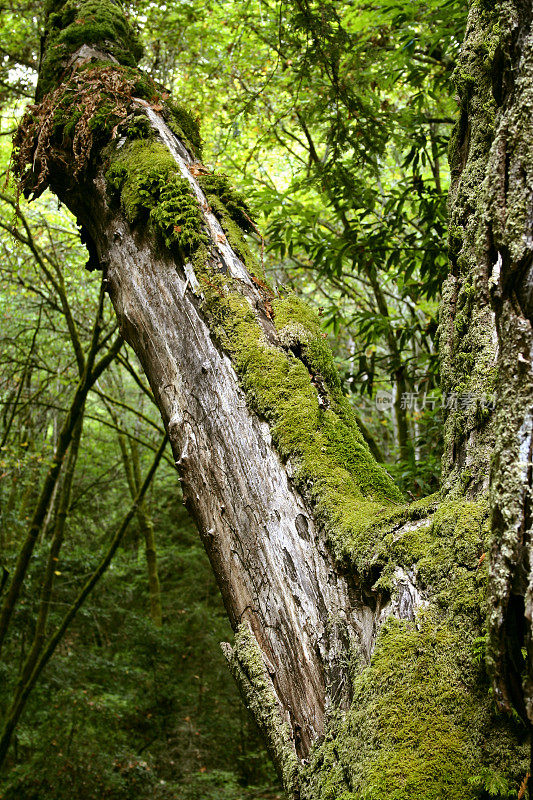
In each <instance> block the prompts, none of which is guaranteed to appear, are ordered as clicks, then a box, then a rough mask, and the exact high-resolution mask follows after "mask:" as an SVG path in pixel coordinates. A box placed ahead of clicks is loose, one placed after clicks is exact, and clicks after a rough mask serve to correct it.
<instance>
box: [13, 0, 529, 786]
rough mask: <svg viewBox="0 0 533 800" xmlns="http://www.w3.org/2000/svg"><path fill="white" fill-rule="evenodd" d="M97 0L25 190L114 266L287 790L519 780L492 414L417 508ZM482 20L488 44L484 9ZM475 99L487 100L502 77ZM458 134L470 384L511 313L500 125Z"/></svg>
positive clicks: (453, 452) (458, 328)
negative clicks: (496, 681)
mask: <svg viewBox="0 0 533 800" xmlns="http://www.w3.org/2000/svg"><path fill="white" fill-rule="evenodd" d="M87 5H88V4H86V3H85V2H83V0H80V3H79V7H78V14H77V16H76V17H75V18H74V20H73V17H72V15H71V14H66V13H65V14H63V3H62V2H61V1H60V0H56V2H55V3H54V4H53V6H54V7H53V12H54V13H53V14H51V16H50V17H49V19H48V22H47V32H46V37H45V43H44V55H43V61H42V66H41V74H40V80H39V86H38V93H37V94H38V99H39V101H40V103H39V105H38V106H36V107H34V108H33V109H32V110H31V113H30V114H28V115H27V116H26V117H25V119H24V121H23V123H22V125H21V128H20V131H19V134H18V136H17V140H16V142H17V146H18V151H17V155H16V159H15V161H16V166H17V170H18V174H19V177H20V180H21V183H22V185H23V187H24V190H25V192H26V193H27V194H31V193H32V192H33V193H34V194H39V193H40V192H41V191H42V190H43V189H44V188H45V187H46V186H47V185H50V186H51V188H52V189H53V190H54V191H55V192H56V193H57V194H58V196H59V197H60V198H61V199H62V200H63V201H64V202H65V203H66V204H67V205H68V206H69V208H70V209H71V210H72V211H73V213H75V214H76V216H77V217H78V219H79V221H80V223H81V224H82V225H83V227H84V230H85V236H86V239H87V240H88V242H89V251H90V254H91V259H92V261H93V263H94V262H95V261H98V262H99V264H100V267H101V268H102V269H103V271H104V279H105V281H106V286H107V287H108V290H109V293H110V296H111V299H112V301H113V304H114V307H115V310H116V313H117V318H118V320H119V325H120V329H121V332H122V333H123V335H124V338H126V339H127V341H128V342H129V343H130V344H131V345H132V346H133V347H134V349H135V351H136V352H137V354H138V356H139V358H140V361H141V363H142V365H143V368H144V370H145V372H146V375H147V377H148V379H149V382H150V385H151V388H152V391H153V394H154V397H155V400H156V402H157V404H158V407H159V409H160V411H161V415H162V418H163V421H164V424H165V426H166V428H167V430H168V434H169V438H170V441H171V444H172V449H173V453H174V457H175V460H176V464H177V466H178V470H179V474H180V479H181V481H182V486H183V492H184V497H185V499H186V504H187V507H188V508H189V510H190V511H191V513H192V514H193V516H194V517H195V519H196V521H197V523H198V527H199V531H200V535H201V537H202V541H203V543H204V545H205V548H206V550H207V553H208V555H209V558H210V560H211V563H212V566H213V569H214V572H215V575H216V576H217V580H218V583H219V586H220V589H221V592H222V596H223V598H224V602H225V605H226V609H227V612H228V615H229V618H230V620H231V623H232V625H233V628H234V630H235V634H236V635H235V643H234V645H233V646H231V645H229V644H226V645H224V651H225V653H226V656H227V658H228V662H229V664H230V667H231V669H232V672H233V674H234V676H235V678H236V680H237V682H238V684H239V687H240V689H241V692H242V694H243V697H244V699H245V702H246V705H247V706H248V708H249V709H250V710H251V712H252V713H253V715H254V716H255V719H256V721H257V722H258V724H259V726H260V727H261V729H262V730H263V733H264V735H265V738H266V741H267V743H268V745H269V748H270V751H271V753H272V756H273V759H274V762H275V763H276V766H277V767H278V769H279V771H280V773H281V775H282V777H283V780H284V785H285V788H286V790H287V792H288V793H289V794H291V795H292V796H294V797H302V798H309V800H318V799H319V798H320V799H321V800H325V799H326V798H328V799H331V798H340V797H343V798H349V800H359V798H362V797H371V798H373V799H374V798H375V800H378V798H379V800H382V798H384V797H389V796H390V797H395V798H396V799H397V800H407V799H408V798H409V800H413V798H415V799H416V798H418V800H441V798H444V797H446V798H449V799H451V800H465V798H470V797H471V798H476V797H481V796H483V792H491V793H492V788H493V786H494V785H495V783H496V784H497V785H498V786H503V787H507V788H504V789H502V792H504V791H508V792H510V791H512V790H514V789H515V790H518V787H519V786H520V784H521V782H522V780H523V778H524V776H525V774H526V771H527V769H528V765H529V759H528V753H527V748H526V744H527V742H526V739H527V733H526V732H525V730H524V727H523V725H522V726H521V725H520V724H518V723H517V722H516V720H513V719H508V718H505V717H503V716H501V715H498V714H497V713H496V712H495V711H494V707H493V704H492V701H491V698H490V695H489V686H488V683H487V679H486V671H485V666H484V656H485V645H486V627H485V622H484V621H485V616H484V611H485V601H486V577H487V570H486V567H487V559H486V558H485V554H486V549H487V546H488V539H487V535H488V514H487V503H486V496H485V493H486V488H487V485H488V481H487V478H486V474H485V473H486V470H487V464H488V455H489V452H490V451H491V449H492V447H493V445H494V441H495V439H494V423H493V419H492V414H491V412H490V409H488V410H487V413H486V414H484V415H483V414H482V415H481V416H479V414H478V415H477V416H476V412H474V411H472V410H471V409H468V411H467V412H465V411H464V409H462V408H458V409H457V410H452V413H450V415H449V418H448V422H447V451H446V461H445V476H446V487H445V488H446V490H447V494H443V496H442V497H441V498H440V499H435V498H433V499H429V500H427V501H424V502H421V503H418V504H412V505H411V506H405V505H403V504H402V498H401V496H400V494H399V492H398V490H397V489H396V488H395V486H394V485H393V483H392V481H391V480H390V478H389V476H388V475H387V474H386V473H385V472H384V470H383V469H381V468H380V467H379V466H378V465H377V464H376V463H375V461H374V459H373V457H372V455H371V453H370V451H369V450H368V447H367V446H366V444H365V443H364V441H363V438H362V436H361V434H360V433H359V430H358V428H357V425H356V423H355V420H354V417H353V414H352V412H351V410H350V407H349V405H348V403H347V401H346V399H345V398H344V396H343V394H342V391H341V387H340V383H339V380H338V377H337V375H336V371H335V368H334V365H333V361H332V358H331V354H330V353H329V350H328V349H327V346H326V345H325V343H324V340H323V338H322V335H321V331H320V327H319V325H318V323H317V321H316V320H315V318H314V317H313V315H312V313H311V312H310V310H309V309H308V308H307V307H305V306H304V305H303V304H301V303H300V302H299V301H298V300H297V299H296V298H295V297H294V296H291V295H289V296H281V295H279V296H278V295H275V294H274V293H273V292H272V291H271V290H270V289H269V288H268V286H267V285H266V283H265V281H264V277H263V276H262V275H261V271H260V268H259V265H258V264H257V263H255V262H254V259H253V256H252V255H251V254H250V252H249V248H248V246H247V244H246V241H245V238H244V233H245V231H246V229H247V227H248V226H249V214H248V212H247V210H246V208H245V205H244V203H243V201H242V199H240V198H239V197H238V196H236V195H235V193H233V192H232V190H231V188H230V187H229V186H228V184H227V181H225V180H224V179H223V178H222V177H220V176H214V175H210V174H209V173H208V171H207V170H206V169H205V168H204V167H203V166H202V165H201V163H200V162H199V161H198V158H199V151H198V137H197V132H196V131H195V127H194V121H193V120H192V119H191V118H190V116H188V115H187V113H186V111H185V110H183V109H181V107H179V106H178V105H176V104H173V103H172V102H171V101H168V100H166V99H165V98H164V97H163V96H162V95H161V91H160V89H159V87H157V86H156V85H155V84H153V83H152V82H150V80H149V79H148V78H147V77H146V75H144V74H143V73H141V72H139V71H138V70H136V68H135V61H136V59H137V58H138V57H139V54H140V53H139V49H138V45H137V44H136V41H135V37H134V34H133V32H132V30H131V28H130V27H129V26H128V24H127V23H126V21H125V19H124V17H123V16H122V14H121V12H120V9H119V7H118V6H117V5H115V4H114V3H113V2H111V0H100V2H99V3H97V4H95V3H91V4H90V13H89V8H88V7H87ZM493 5H494V4H493ZM508 5H509V4H506V3H503V4H496V6H497V8H498V11H494V9H492V11H491V14H492V13H494V14H496V15H497V14H498V13H499V12H500V11H501V12H502V13H503V10H504V9H507V6H508ZM481 7H482V5H481V4H479V3H476V4H475V5H473V7H472V13H471V21H470V31H472V30H473V29H475V28H476V25H478V23H479V19H480V15H481V17H482V16H483V13H485V12H481V11H480V9H481ZM491 8H492V6H491ZM94 18H96V20H97V21H98V22H99V24H98V25H94V24H93V23H94ZM479 24H481V23H479ZM73 26H75V28H74V27H73ZM103 28H105V31H106V33H105V36H104V37H103V39H100V38H98V37H99V36H102V33H101V32H102V30H103ZM498 30H499V32H500V33H501V28H498ZM74 34H75V35H74ZM476 35H477V36H479V37H481V38H480V39H479V41H480V42H481V41H483V37H486V30H485V29H483V27H482V25H481V28H480V30H478V33H477V34H476ZM82 42H83V43H82ZM478 44H479V43H478ZM469 47H470V44H469V39H468V38H467V43H466V45H465V56H464V58H465V59H466V60H467V61H468V58H469V56H468V51H469ZM495 52H496V51H495ZM493 55H494V54H493ZM494 57H495V58H496V55H494ZM117 60H118V61H119V62H121V63H120V64H119V63H117ZM469 91H470V95H469V97H470V98H471V97H472V96H473V95H472V91H473V90H472V88H470V90H469ZM479 92H480V96H483V101H484V102H487V103H488V104H489V105H490V97H489V94H488V93H490V92H492V88H491V87H489V86H488V85H487V82H486V81H485V83H482V84H481V85H480V87H479ZM483 93H485V95H486V96H485V95H483ZM110 102H112V105H113V108H114V115H113V114H112V115H110V113H109V107H110V105H109V104H110ZM481 105H482V104H481ZM476 108H477V106H476ZM72 109H75V113H76V115H77V116H76V118H75V120H74V123H75V125H74V126H73V125H70V122H71V120H70V118H69V115H70V114H72V113H73V111H72ZM79 109H84V110H83V111H82V112H80V111H79ZM103 109H105V113H104V110H103ZM80 113H81V116H80ZM67 123H69V126H68V128H67V129H68V130H72V129H74V134H73V140H70V139H69V137H68V136H67V135H65V130H64V128H65V125H66V124H67ZM89 123H91V124H90V125H89ZM463 123H464V120H463V121H462V124H463ZM463 127H464V124H463ZM461 130H462V129H461ZM480 131H481V129H480ZM480 131H478V133H479V135H480V136H481V133H480ZM473 133H474V132H473ZM463 135H464V130H463V133H462V134H461V132H460V134H459V136H458V138H457V142H458V143H457V144H456V150H457V152H458V153H460V164H458V165H456V172H455V189H454V194H453V196H452V223H453V224H452V241H453V243H454V248H453V251H452V257H453V258H452V275H451V278H450V282H449V285H448V287H447V291H446V295H445V300H444V305H443V325H442V333H441V338H442V342H443V357H444V363H443V372H444V377H445V388H446V389H447V390H448V391H450V392H451V393H454V392H455V393H458V392H460V391H463V390H464V387H465V386H466V387H470V386H473V385H474V384H473V381H474V379H476V380H477V379H478V383H477V384H476V390H477V391H478V392H480V393H482V394H484V393H486V392H488V391H489V390H490V388H491V387H490V378H491V376H492V372H491V370H492V368H493V366H494V350H493V349H492V350H490V351H489V345H490V342H491V336H492V331H494V312H493V310H492V308H491V306H490V296H489V294H490V293H489V289H488V276H487V274H486V270H485V269H484V267H482V266H481V262H479V261H478V259H477V256H474V255H473V251H472V250H471V249H469V248H471V244H472V242H473V240H474V238H475V237H474V233H473V231H474V229H475V228H476V226H477V215H478V213H479V208H480V206H479V203H478V202H476V201H474V200H473V199H472V198H470V199H468V200H465V199H464V198H465V197H467V196H468V197H469V195H468V192H469V191H470V188H471V185H472V181H473V182H474V183H476V185H477V186H479V184H480V180H481V179H483V178H484V177H485V174H486V167H487V158H488V151H489V149H490V145H491V141H492V138H491V132H490V129H489V130H485V132H484V137H485V138H484V140H482V137H481V138H480V140H479V143H477V140H475V138H474V135H471V136H470V135H469V136H467V140H468V142H469V143H470V145H471V144H472V142H474V141H476V148H475V149H474V150H472V147H471V150H472V151H471V152H469V151H468V146H465V143H464V142H462V143H460V139H461V136H463ZM465 141H466V140H465ZM471 159H479V163H478V161H476V169H477V170H478V171H477V173H476V175H475V179H473V178H472V179H468V174H469V173H468V169H469V161H470V160H471ZM465 165H466V166H465ZM474 172H475V170H474ZM454 225H455V228H454V227H453V226H454ZM453 237H456V238H455V239H454V238H453ZM461 237H462V238H461ZM468 237H470V239H468ZM459 238H461V242H460V243H459V244H458V241H457V240H458V239H459ZM467 240H468V241H467ZM483 281H485V283H483ZM473 333H475V334H476V335H479V338H478V339H475V340H474V339H473V338H472V334H473ZM476 358H481V364H480V366H479V368H477V366H476V364H477V362H476ZM468 359H470V360H468ZM476 408H477V406H476ZM496 552H497V551H496Z"/></svg>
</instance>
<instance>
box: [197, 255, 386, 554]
mask: <svg viewBox="0 0 533 800" xmlns="http://www.w3.org/2000/svg"><path fill="white" fill-rule="evenodd" d="M196 268H197V275H198V277H199V280H200V284H201V286H202V291H203V294H204V297H205V304H204V310H205V312H206V313H207V314H208V316H209V317H210V320H211V330H212V331H213V332H214V334H215V335H216V336H217V337H218V339H219V341H220V343H221V345H222V346H223V348H224V349H225V350H226V352H228V353H229V354H230V356H231V358H232V362H233V365H234V366H235V369H236V370H237V373H238V375H239V377H240V380H241V383H242V385H243V388H244V390H245V392H246V396H247V400H248V402H249V404H250V406H251V407H252V408H253V409H254V410H255V411H256V412H257V413H258V414H260V415H261V416H262V417H264V418H266V419H267V420H268V422H269V424H270V429H271V433H272V438H273V442H274V444H275V446H276V448H277V450H278V452H279V453H280V455H281V456H282V458H283V459H284V460H286V461H290V463H291V469H292V471H293V473H294V480H295V482H296V484H297V486H298V487H299V488H300V489H301V491H303V492H304V494H305V495H306V496H307V497H309V498H310V499H311V501H312V503H313V506H314V508H315V512H316V514H317V517H318V519H319V520H320V521H321V522H322V524H323V525H324V528H325V530H326V532H327V534H328V538H329V541H330V544H331V546H332V548H333V550H334V552H335V554H336V556H337V558H339V559H346V558H348V559H350V560H351V563H353V564H356V565H357V566H358V568H359V569H366V568H368V567H369V566H370V564H371V562H372V560H373V558H374V554H375V552H376V548H377V546H378V542H379V540H380V537H381V532H380V529H379V527H378V526H377V525H376V521H377V520H379V519H380V518H382V517H387V516H388V515H390V513H391V512H392V510H393V509H394V508H395V504H397V503H399V502H401V499H402V498H401V495H400V493H399V491H398V489H397V488H396V487H395V485H394V483H393V481H392V479H391V478H390V476H389V475H388V474H387V473H386V471H385V470H384V469H383V468H382V467H381V466H380V465H378V464H377V463H376V462H375V461H374V458H373V457H372V455H371V453H370V451H369V449H368V446H367V444H366V443H365V441H364V439H363V437H362V435H361V433H360V431H359V429H358V427H357V423H356V421H355V416H354V414H353V412H352V410H351V408H350V406H349V403H348V401H347V400H346V398H344V397H343V396H342V393H341V391H340V385H339V381H338V378H337V377H336V375H335V373H334V367H333V361H332V356H331V354H330V353H329V351H328V348H327V345H326V343H325V342H324V339H323V337H322V333H321V331H320V327H319V324H318V320H317V318H316V317H315V316H314V315H313V312H312V311H311V310H310V309H309V308H308V307H307V306H306V305H305V304H302V303H301V302H300V301H298V300H297V299H296V298H294V297H289V298H284V299H283V300H281V299H280V300H275V301H273V308H274V309H275V320H276V323H277V325H280V326H281V333H282V334H283V331H287V329H289V330H290V331H291V337H292V338H291V344H292V345H293V346H294V347H295V339H294V335H295V333H300V336H301V338H300V339H299V345H300V352H299V353H298V354H295V353H294V352H293V350H292V349H290V347H289V346H288V344H287V339H285V345H286V347H287V349H285V350H284V349H280V348H279V347H276V346H274V345H272V344H270V343H269V342H267V341H266V339H265V337H264V334H263V332H262V329H261V328H260V326H259V323H258V322H257V318H256V316H255V314H254V312H253V311H252V309H251V307H250V305H249V304H248V302H247V301H246V299H245V298H244V297H242V296H241V295H240V294H238V293H237V292H236V291H234V290H232V287H231V282H230V281H229V280H228V279H227V278H225V277H222V276H218V277H215V276H213V275H212V274H211V273H210V272H209V270H208V269H207V268H206V267H205V266H204V264H203V263H202V259H201V258H200V259H198V261H197V263H196ZM280 338H281V340H282V342H283V341H284V339H283V335H282V336H281V337H280ZM302 354H303V355H302ZM317 367H319V368H320V369H321V370H322V373H323V374H324V377H327V379H328V383H327V384H326V383H324V384H322V383H319V384H318V385H317V380H316V379H317V373H315V372H314V370H316V369H317Z"/></svg>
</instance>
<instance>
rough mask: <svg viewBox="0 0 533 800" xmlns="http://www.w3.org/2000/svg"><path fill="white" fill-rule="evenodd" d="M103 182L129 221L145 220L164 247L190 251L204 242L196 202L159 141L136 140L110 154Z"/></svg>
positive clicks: (199, 213)
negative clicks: (109, 163)
mask: <svg viewBox="0 0 533 800" xmlns="http://www.w3.org/2000/svg"><path fill="white" fill-rule="evenodd" d="M106 180H107V183H108V186H109V188H110V189H111V190H113V191H115V192H116V193H117V194H118V196H119V197H120V204H121V206H122V208H123V210H124V213H125V214H126V217H127V218H128V220H129V222H131V223H135V222H139V221H141V220H146V219H149V220H150V221H151V222H152V223H153V225H154V227H155V229H156V230H157V231H158V232H159V233H160V234H161V236H162V237H163V239H164V242H165V244H166V245H167V247H172V246H173V245H178V246H179V247H181V248H182V249H183V250H185V251H186V252H192V251H194V250H195V249H196V248H197V247H198V246H199V245H200V244H201V243H202V242H205V240H206V237H205V234H204V232H203V218H202V215H201V212H200V209H199V207H198V202H197V200H196V198H195V197H194V195H193V193H192V190H191V187H190V185H189V182H188V181H187V179H186V178H182V177H181V176H180V175H179V174H178V172H177V168H176V162H175V161H174V159H173V158H172V156H171V155H170V153H169V151H168V150H167V148H166V147H165V146H164V145H163V144H161V143H160V142H158V141H155V140H154V141H143V140H140V141H139V140H137V141H133V142H129V143H128V144H126V145H124V147H123V148H122V149H121V150H120V151H119V152H118V153H117V154H115V155H114V157H113V160H112V163H111V166H110V167H109V169H108V170H107V172H106Z"/></svg>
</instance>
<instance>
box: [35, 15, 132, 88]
mask: <svg viewBox="0 0 533 800" xmlns="http://www.w3.org/2000/svg"><path fill="white" fill-rule="evenodd" d="M45 36H46V48H45V55H44V58H43V61H42V63H41V67H40V71H39V82H38V86H37V93H36V96H37V99H38V100H39V99H40V98H42V97H43V96H44V95H45V94H47V93H48V92H49V91H51V90H52V89H54V88H55V87H56V86H57V85H59V83H60V81H61V76H62V74H63V72H64V70H65V67H66V62H67V59H68V56H69V55H70V54H72V53H74V52H75V51H76V50H77V49H78V48H79V47H81V45H83V44H87V45H94V46H95V47H97V46H98V45H100V46H102V47H105V51H106V52H108V53H111V54H112V55H113V56H114V57H115V58H116V59H117V61H118V62H119V63H120V64H125V65H127V66H130V67H134V66H136V64H137V62H138V61H139V59H140V58H141V56H142V47H141V44H140V42H139V39H138V37H137V35H136V34H135V32H134V31H133V29H132V28H131V26H130V25H129V23H128V22H127V20H126V18H125V16H124V12H123V10H122V7H121V6H120V4H119V3H118V2H114V0H77V1H76V0H67V2H63V3H61V2H54V3H52V4H50V5H49V6H48V17H47V21H46V31H45Z"/></svg>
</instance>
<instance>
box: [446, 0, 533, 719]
mask: <svg viewBox="0 0 533 800" xmlns="http://www.w3.org/2000/svg"><path fill="white" fill-rule="evenodd" d="M532 13H533V9H532V4H531V2H500V3H488V2H485V3H483V2H481V3H473V4H472V7H471V10H470V15H469V20H468V28H467V34H466V38H465V43H464V46H463V51H462V56H461V60H460V63H459V66H458V68H457V71H456V77H457V86H458V89H459V93H460V96H461V119H460V122H459V124H458V126H457V129H456V132H455V137H454V140H453V141H452V148H451V163H452V167H453V168H454V171H455V178H456V180H455V185H454V189H453V192H452V203H451V208H452V218H451V237H450V238H451V249H452V274H451V277H450V280H449V283H448V293H449V296H450V297H451V298H453V303H454V304H455V306H456V308H458V309H459V310H458V311H456V313H455V315H454V314H452V313H451V312H448V324H449V325H450V327H449V328H448V333H447V341H448V346H449V353H450V355H451V358H450V360H449V361H448V362H446V361H445V376H446V379H447V380H448V381H449V385H451V386H458V385H459V386H461V385H464V374H462V373H461V362H460V361H459V360H458V358H457V354H458V352H459V353H460V355H462V356H463V357H464V359H463V363H465V362H466V363H468V365H469V366H470V364H471V362H469V361H468V357H469V354H472V355H473V354H474V350H473V348H471V349H470V350H468V352H467V353H466V355H465V343H466V344H467V345H468V343H469V338H470V339H471V341H472V342H473V343H474V344H475V345H476V346H477V347H478V348H479V351H478V354H477V355H476V356H475V368H474V371H475V372H477V373H478V374H477V376H476V377H477V380H478V390H479V387H481V390H484V391H490V392H492V391H494V393H495V397H496V413H495V414H493V415H492V416H491V417H490V418H488V419H480V420H478V421H477V424H476V420H473V421H471V424H470V426H469V424H468V423H469V421H468V420H466V421H465V420H464V419H463V420H459V421H458V419H457V416H458V415H457V414H456V415H454V416H453V417H452V418H451V419H449V420H448V429H449V430H448V433H449V452H448V462H449V464H450V465H451V467H450V471H449V475H452V476H453V477H454V478H456V479H457V477H458V476H459V477H461V472H462V477H463V479H464V481H463V485H464V484H465V483H466V484H467V485H469V484H470V485H471V483H472V482H474V481H475V482H476V483H477V484H478V485H479V484H480V483H481V482H483V483H484V484H485V485H487V484H488V478H489V474H490V502H491V510H492V531H493V539H492V552H491V572H490V586H489V599H490V610H489V632H490V646H489V664H490V667H491V672H492V676H493V682H494V687H495V691H496V697H497V699H498V702H499V703H500V704H501V706H502V707H503V708H505V709H507V710H510V709H511V708H512V707H514V708H515V709H517V710H518V711H519V713H520V714H522V716H524V717H526V716H527V717H528V718H529V721H530V722H533V684H532V675H533V671H532V667H533V653H532V641H531V621H532V611H533V607H532V586H533V577H532V574H531V567H530V564H531V530H530V529H531V510H530V504H531V479H532V474H531V467H532V446H533V420H532V411H533V408H532V405H533V374H532V357H533V334H532V329H531V322H532V319H533V316H532V315H533V305H532V296H533V295H532V288H533V278H532V271H531V270H532V267H531V264H532V261H533V229H532V226H533V137H532V134H531V115H532V112H533V33H532V27H531V26H532ZM458 322H459V324H460V325H461V326H463V331H466V335H460V336H459V337H457V330H458ZM454 326H455V329H454ZM459 333H460V334H461V333H462V331H461V330H459ZM454 336H455V338H456V339H457V338H459V342H458V344H457V345H456V346H455V347H454ZM452 429H453V432H452ZM479 442H481V443H482V449H481V450H480V448H479V446H478V443H479ZM472 443H474V454H473V455H472V453H471V449H469V448H470V447H471V445H472ZM483 450H484V453H485V454H484V455H483ZM458 453H459V458H457V457H455V459H454V455H455V456H457V454H458ZM480 453H481V458H480ZM472 465H473V468H472V469H471V470H470V473H469V472H468V471H467V469H466V467H471V466H472ZM454 470H455V475H453V471H454ZM523 648H526V649H527V659H524V656H523V652H522V650H523Z"/></svg>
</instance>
